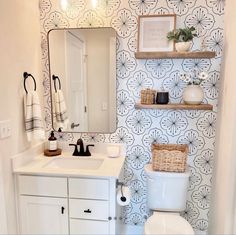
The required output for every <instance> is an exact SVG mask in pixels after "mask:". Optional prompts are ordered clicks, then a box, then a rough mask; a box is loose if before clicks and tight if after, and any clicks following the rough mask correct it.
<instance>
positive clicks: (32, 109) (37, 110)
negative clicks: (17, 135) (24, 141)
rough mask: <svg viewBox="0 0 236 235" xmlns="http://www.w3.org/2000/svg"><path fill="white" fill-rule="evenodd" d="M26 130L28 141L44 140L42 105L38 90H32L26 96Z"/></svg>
mask: <svg viewBox="0 0 236 235" xmlns="http://www.w3.org/2000/svg"><path fill="white" fill-rule="evenodd" d="M24 112H25V130H26V134H27V138H28V141H32V140H33V139H34V140H44V139H45V131H44V128H43V122H42V114H41V107H40V103H39V97H38V94H37V92H35V91H30V92H28V94H25V96H24Z"/></svg>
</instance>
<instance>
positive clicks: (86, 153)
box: [84, 144, 94, 156]
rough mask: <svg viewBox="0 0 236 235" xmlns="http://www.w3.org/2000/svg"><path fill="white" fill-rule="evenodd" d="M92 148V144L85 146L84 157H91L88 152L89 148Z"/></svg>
mask: <svg viewBox="0 0 236 235" xmlns="http://www.w3.org/2000/svg"><path fill="white" fill-rule="evenodd" d="M90 146H91V147H94V144H88V145H87V146H86V151H85V154H84V155H85V156H91V153H90V151H89V147H90Z"/></svg>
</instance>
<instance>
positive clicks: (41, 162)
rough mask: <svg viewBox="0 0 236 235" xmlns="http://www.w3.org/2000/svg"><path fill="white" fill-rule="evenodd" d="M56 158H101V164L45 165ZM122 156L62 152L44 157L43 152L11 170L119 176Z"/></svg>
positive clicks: (92, 176) (47, 173)
mask: <svg viewBox="0 0 236 235" xmlns="http://www.w3.org/2000/svg"><path fill="white" fill-rule="evenodd" d="M57 158H73V159H76V158H77V159H79V158H83V159H84V158H86V159H87V158H89V159H103V162H102V164H101V166H100V167H99V168H98V169H94V170H89V169H86V170H85V169H66V168H49V167H45V166H46V165H47V164H48V163H50V161H53V160H54V159H57ZM124 160H125V158H124V157H121V156H120V157H115V158H111V157H107V156H105V155H104V154H94V155H93V156H90V157H77V156H71V153H63V154H62V155H60V156H56V157H46V156H44V155H43V154H40V155H38V156H37V157H35V158H33V159H32V161H31V162H29V163H27V164H26V165H24V166H21V167H18V168H15V169H14V170H13V172H14V173H16V174H28V175H47V176H75V177H77V176H78V177H83V176H86V177H91V178H94V177H96V178H97V177H98V178H107V177H113V178H119V175H120V173H121V171H122V167H123V163H124Z"/></svg>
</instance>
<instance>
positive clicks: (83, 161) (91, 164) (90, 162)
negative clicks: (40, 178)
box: [44, 157, 103, 170]
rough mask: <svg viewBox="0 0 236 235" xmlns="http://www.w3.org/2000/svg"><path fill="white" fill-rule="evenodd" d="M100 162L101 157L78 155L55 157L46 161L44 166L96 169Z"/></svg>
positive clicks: (101, 160) (101, 161)
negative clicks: (81, 156) (79, 156)
mask: <svg viewBox="0 0 236 235" xmlns="http://www.w3.org/2000/svg"><path fill="white" fill-rule="evenodd" d="M102 163H103V159H94V158H78V157H73V158H56V159H53V160H52V161H50V162H49V163H47V164H46V165H45V166H44V168H53V169H83V170H97V169H98V168H99V167H100V166H101V165H102Z"/></svg>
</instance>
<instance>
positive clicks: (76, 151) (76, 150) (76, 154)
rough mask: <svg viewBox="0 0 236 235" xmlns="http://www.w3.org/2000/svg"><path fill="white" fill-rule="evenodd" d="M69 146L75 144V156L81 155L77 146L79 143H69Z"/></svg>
mask: <svg viewBox="0 0 236 235" xmlns="http://www.w3.org/2000/svg"><path fill="white" fill-rule="evenodd" d="M69 146H75V150H74V152H73V154H72V155H73V156H79V152H78V148H77V144H69Z"/></svg>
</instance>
